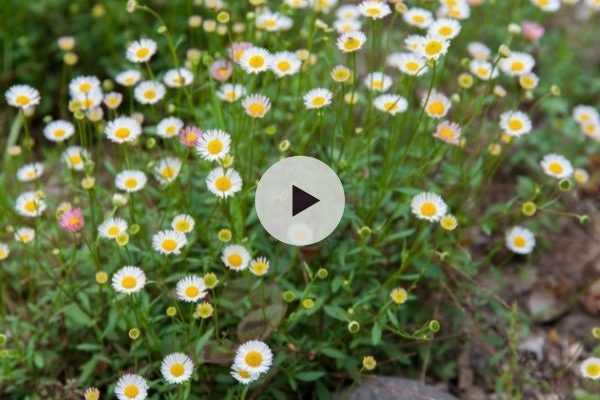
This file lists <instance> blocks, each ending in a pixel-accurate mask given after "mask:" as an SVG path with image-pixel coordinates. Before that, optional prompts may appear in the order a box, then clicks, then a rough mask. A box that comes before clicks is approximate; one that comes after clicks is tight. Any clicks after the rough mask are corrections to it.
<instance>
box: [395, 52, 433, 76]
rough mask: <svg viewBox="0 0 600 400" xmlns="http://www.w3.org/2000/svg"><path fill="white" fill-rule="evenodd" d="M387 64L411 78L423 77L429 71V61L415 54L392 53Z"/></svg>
mask: <svg viewBox="0 0 600 400" xmlns="http://www.w3.org/2000/svg"><path fill="white" fill-rule="evenodd" d="M387 64H388V65H389V66H391V67H394V68H398V69H399V70H400V71H401V72H403V73H405V74H407V75H411V76H421V75H423V74H424V73H426V72H427V70H428V68H427V60H426V59H425V58H423V57H421V56H420V55H418V54H415V53H392V54H390V55H389V57H388V58H387Z"/></svg>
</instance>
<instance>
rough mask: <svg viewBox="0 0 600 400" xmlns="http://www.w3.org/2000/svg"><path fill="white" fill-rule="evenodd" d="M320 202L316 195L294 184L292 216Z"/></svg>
mask: <svg viewBox="0 0 600 400" xmlns="http://www.w3.org/2000/svg"><path fill="white" fill-rule="evenodd" d="M318 202H319V199H317V198H316V197H315V196H312V195H310V194H309V193H306V192H305V191H304V190H302V189H300V188H299V187H298V186H296V185H292V216H295V215H296V214H298V213H301V212H302V211H304V210H306V209H307V208H308V207H310V206H312V205H314V204H317V203H318Z"/></svg>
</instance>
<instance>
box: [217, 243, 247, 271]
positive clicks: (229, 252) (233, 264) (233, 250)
mask: <svg viewBox="0 0 600 400" xmlns="http://www.w3.org/2000/svg"><path fill="white" fill-rule="evenodd" d="M221 260H222V261H223V264H225V266H226V267H227V268H229V269H232V270H234V271H238V272H239V271H243V270H245V269H246V268H248V263H250V252H249V251H248V250H247V249H246V248H245V247H244V246H241V245H238V244H230V245H229V246H226V247H225V248H224V249H223V253H222V254H221Z"/></svg>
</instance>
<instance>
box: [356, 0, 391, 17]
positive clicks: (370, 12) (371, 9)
mask: <svg viewBox="0 0 600 400" xmlns="http://www.w3.org/2000/svg"><path fill="white" fill-rule="evenodd" d="M358 10H359V11H360V13H361V14H362V15H363V16H364V17H367V18H371V19H381V18H384V17H386V16H388V15H389V14H391V12H392V9H391V8H390V6H388V5H387V3H384V2H382V1H378V0H366V1H363V2H362V3H360V4H359V5H358Z"/></svg>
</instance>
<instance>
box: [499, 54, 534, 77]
mask: <svg viewBox="0 0 600 400" xmlns="http://www.w3.org/2000/svg"><path fill="white" fill-rule="evenodd" d="M499 66H500V69H501V70H502V72H504V73H505V74H506V75H508V76H521V75H525V74H528V73H530V72H531V70H532V69H533V67H535V59H534V58H533V57H532V56H531V55H529V54H527V53H520V52H516V51H513V52H511V53H510V55H509V56H508V57H506V58H503V59H501V60H500V62H499Z"/></svg>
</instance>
